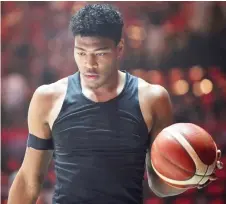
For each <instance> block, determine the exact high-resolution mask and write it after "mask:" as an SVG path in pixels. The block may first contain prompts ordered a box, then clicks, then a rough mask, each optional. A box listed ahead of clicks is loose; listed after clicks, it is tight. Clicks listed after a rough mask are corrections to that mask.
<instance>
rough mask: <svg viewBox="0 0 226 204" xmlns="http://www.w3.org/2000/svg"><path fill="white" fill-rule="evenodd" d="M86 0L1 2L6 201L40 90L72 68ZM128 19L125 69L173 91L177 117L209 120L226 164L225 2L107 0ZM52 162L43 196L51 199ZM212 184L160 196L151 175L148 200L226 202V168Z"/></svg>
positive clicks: (205, 123) (44, 202)
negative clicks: (78, 15) (74, 22)
mask: <svg viewBox="0 0 226 204" xmlns="http://www.w3.org/2000/svg"><path fill="white" fill-rule="evenodd" d="M86 3H87V2H67V1H64V2H1V7H2V8H1V12H2V16H1V17H2V20H1V24H2V32H1V39H2V41H1V63H2V64H1V65H2V66H1V67H2V69H1V70H2V78H1V80H2V92H1V97H2V101H1V106H2V140H1V141H2V149H1V151H2V159H1V181H2V196H1V199H2V203H6V201H7V195H8V188H9V186H10V183H11V182H12V180H13V178H14V176H15V173H16V171H17V170H18V168H19V167H20V164H21V162H22V160H23V155H24V151H25V147H26V137H27V111H28V106H29V102H30V99H31V97H32V94H33V92H34V90H35V89H36V88H37V87H38V86H40V85H42V84H48V83H51V82H54V81H56V80H58V79H60V78H62V77H65V76H67V75H70V74H73V73H74V72H75V71H77V67H76V64H75V61H74V58H73V37H72V34H71V33H70V31H69V29H68V24H69V20H70V17H71V15H73V14H74V13H75V12H76V11H77V10H78V9H79V8H81V7H82V6H84V5H85V4H86ZM108 3H111V4H113V5H115V6H117V7H118V8H119V10H120V11H121V12H122V14H123V16H124V19H125V26H124V33H123V35H124V39H125V45H126V47H125V52H124V57H123V60H122V62H121V69H123V70H127V71H128V72H130V73H132V74H133V75H136V76H139V77H141V78H143V79H145V80H146V81H148V82H150V83H155V84H161V85H162V86H164V87H165V88H166V89H167V90H168V91H169V93H170V96H171V99H172V102H173V108H174V115H175V122H192V123H195V124H198V125H200V126H202V127H204V128H205V129H206V130H207V131H208V132H209V133H210V134H211V135H212V136H213V138H214V139H215V141H216V142H217V144H218V146H219V147H220V148H221V149H222V152H223V160H224V161H225V164H226V60H225V59H226V4H225V2H162V1H159V2H108ZM53 165H54V164H52V165H51V167H50V171H49V173H48V175H47V178H46V181H45V184H44V190H43V191H42V193H41V196H40V199H39V201H38V203H40V204H49V203H51V202H50V201H51V195H52V187H53V184H54V181H55V177H54V176H55V174H54V171H53ZM218 174H219V177H220V178H221V179H219V180H218V181H216V182H214V183H213V184H211V185H210V186H209V187H207V188H205V189H203V190H201V191H198V190H191V191H188V192H187V193H185V194H183V195H181V196H177V197H172V198H170V199H161V200H160V199H158V198H156V197H155V196H153V194H152V193H151V192H150V191H149V190H148V187H147V182H146V181H145V182H144V185H145V188H144V197H145V203H146V204H148V203H152V204H159V203H175V204H177V203H185V204H190V203H198V204H205V203H208V204H209V203H210V204H221V203H222V204H223V203H226V200H225V198H224V197H226V187H225V186H224V183H223V182H225V180H226V171H221V172H219V173H218Z"/></svg>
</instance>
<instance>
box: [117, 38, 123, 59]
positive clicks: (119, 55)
mask: <svg viewBox="0 0 226 204" xmlns="http://www.w3.org/2000/svg"><path fill="white" fill-rule="evenodd" d="M123 53H124V39H123V38H122V39H121V40H120V42H119V43H118V45H117V55H118V56H117V58H121V57H122V56H123Z"/></svg>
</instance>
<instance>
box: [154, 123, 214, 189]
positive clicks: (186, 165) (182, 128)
mask: <svg viewBox="0 0 226 204" xmlns="http://www.w3.org/2000/svg"><path fill="white" fill-rule="evenodd" d="M150 154H151V155H150V156H151V164H152V167H153V169H154V170H155V172H156V173H157V175H158V176H159V177H160V178H161V179H163V180H164V181H165V182H167V183H168V184H170V185H173V186H174V187H180V188H190V187H197V185H202V184H204V183H205V182H206V181H207V180H208V179H209V176H210V175H211V174H212V173H213V171H214V170H215V166H216V162H217V146H216V144H215V142H214V140H213V139H212V137H211V136H210V134H209V133H208V132H206V131H205V130H204V129H202V128H201V127H199V126H197V125H194V124H191V123H176V124H173V125H171V126H169V127H166V128H165V129H163V130H162V131H161V132H160V133H159V134H158V135H157V137H156V139H155V140H154V142H153V144H152V148H151V153H150Z"/></svg>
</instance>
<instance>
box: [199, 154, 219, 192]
mask: <svg viewBox="0 0 226 204" xmlns="http://www.w3.org/2000/svg"><path fill="white" fill-rule="evenodd" d="M220 158H221V151H220V150H217V164H216V168H215V170H214V172H213V174H212V175H211V176H210V178H209V180H208V181H207V182H206V183H204V184H203V185H199V186H198V187H197V188H198V189H202V188H204V187H206V186H208V185H209V184H210V183H211V182H212V181H215V180H217V176H216V173H215V172H216V170H220V169H223V163H222V162H221V161H220Z"/></svg>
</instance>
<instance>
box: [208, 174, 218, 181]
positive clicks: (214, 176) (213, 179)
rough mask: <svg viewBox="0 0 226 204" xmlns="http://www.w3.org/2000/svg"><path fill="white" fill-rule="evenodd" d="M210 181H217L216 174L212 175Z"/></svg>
mask: <svg viewBox="0 0 226 204" xmlns="http://www.w3.org/2000/svg"><path fill="white" fill-rule="evenodd" d="M209 180H210V181H215V180H217V176H216V174H215V173H214V174H212V175H211V176H210V177H209Z"/></svg>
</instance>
